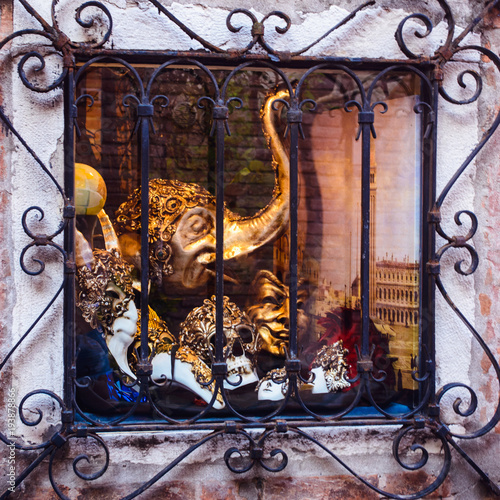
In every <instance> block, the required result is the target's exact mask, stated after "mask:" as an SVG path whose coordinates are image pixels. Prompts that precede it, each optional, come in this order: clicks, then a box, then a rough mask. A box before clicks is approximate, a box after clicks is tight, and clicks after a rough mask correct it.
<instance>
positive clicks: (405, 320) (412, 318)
mask: <svg viewBox="0 0 500 500" xmlns="http://www.w3.org/2000/svg"><path fill="white" fill-rule="evenodd" d="M418 275H419V263H418V262H411V261H410V259H409V257H406V258H405V259H404V260H402V261H400V260H397V259H394V257H393V256H391V258H389V257H388V256H387V255H386V257H385V258H384V259H381V260H378V261H377V263H376V281H375V283H376V291H375V296H376V306H375V308H376V317H377V318H378V319H379V320H381V321H383V322H384V323H388V324H391V325H401V326H406V327H412V326H418V317H419V311H418V308H419V285H418Z"/></svg>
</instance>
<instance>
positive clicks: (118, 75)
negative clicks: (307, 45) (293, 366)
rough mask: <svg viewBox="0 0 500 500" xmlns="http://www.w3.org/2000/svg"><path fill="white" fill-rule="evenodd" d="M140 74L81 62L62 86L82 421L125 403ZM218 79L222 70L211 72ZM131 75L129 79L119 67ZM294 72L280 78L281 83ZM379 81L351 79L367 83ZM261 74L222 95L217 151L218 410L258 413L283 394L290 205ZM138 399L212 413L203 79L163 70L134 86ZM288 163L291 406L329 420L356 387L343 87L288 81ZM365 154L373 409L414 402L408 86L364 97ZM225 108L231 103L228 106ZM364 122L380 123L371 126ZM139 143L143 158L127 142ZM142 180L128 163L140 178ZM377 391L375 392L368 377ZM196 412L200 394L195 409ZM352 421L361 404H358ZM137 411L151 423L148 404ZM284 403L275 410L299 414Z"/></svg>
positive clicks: (275, 88)
mask: <svg viewBox="0 0 500 500" xmlns="http://www.w3.org/2000/svg"><path fill="white" fill-rule="evenodd" d="M155 69H156V68H154V67H148V66H141V67H136V68H134V70H133V71H132V70H131V69H127V68H125V67H123V66H119V65H114V64H109V65H102V64H101V65H92V66H90V67H89V68H87V70H86V71H85V73H84V75H83V77H82V78H81V80H80V81H79V83H78V88H77V98H78V120H77V125H78V130H77V139H76V188H77V191H76V193H77V213H78V220H77V229H78V231H79V233H78V237H77V266H78V272H77V293H78V296H77V305H78V314H77V316H78V328H77V378H78V380H79V386H81V387H79V388H78V391H77V395H78V402H79V404H80V406H81V407H82V409H84V410H85V411H88V412H91V413H114V412H117V411H123V410H126V409H127V408H129V407H130V406H131V405H132V404H134V402H136V401H137V399H138V397H139V394H138V385H137V384H136V383H134V381H135V379H136V371H137V360H138V356H139V352H140V349H141V348H140V341H139V335H140V315H141V303H140V300H139V295H140V281H141V274H140V273H141V240H140V238H141V231H143V230H144V229H143V228H141V220H140V215H141V204H140V193H141V189H142V188H144V186H141V184H140V179H141V161H140V158H141V153H142V152H143V148H145V147H146V146H145V145H144V144H141V141H140V131H139V121H138V118H137V115H138V105H139V104H140V100H141V95H140V89H139V87H140V84H138V83H137V78H140V80H142V82H144V85H146V83H147V82H148V81H149V79H150V78H151V76H152V75H153V73H154V71H155ZM210 70H211V72H212V74H213V76H214V78H215V80H216V81H217V82H218V84H219V85H220V86H222V83H223V82H224V80H225V79H226V78H227V76H228V75H229V72H230V70H227V69H224V68H210ZM135 72H136V74H134V73H135ZM304 73H305V71H302V70H289V71H287V72H286V76H287V78H288V79H289V81H290V82H292V85H295V84H296V82H298V81H299V80H300V79H301V77H302V76H303V74H304ZM376 76H377V75H376V74H375V73H370V72H361V73H359V74H358V77H359V78H360V79H361V81H362V82H363V84H364V85H365V87H368V86H369V85H370V84H371V82H372V81H373V80H374V79H375V77H376ZM284 89H285V85H283V81H282V79H281V77H279V75H278V74H277V73H276V72H274V71H272V70H271V69H267V68H246V69H245V70H244V71H241V72H239V73H237V74H236V75H235V76H234V77H233V78H232V79H231V81H230V82H229V84H228V87H227V98H230V97H233V98H239V99H241V103H239V102H238V101H236V100H233V102H232V103H229V104H228V108H229V110H228V120H227V126H228V128H229V131H230V135H226V136H225V140H224V161H225V166H224V173H225V179H224V182H225V184H224V190H225V191H224V200H225V209H224V221H225V225H224V241H225V244H224V261H225V288H224V295H225V297H227V298H225V299H224V300H225V309H224V345H225V348H224V349H225V350H224V353H225V356H226V362H227V363H228V370H229V374H228V381H227V382H226V383H225V384H224V388H225V392H226V395H227V398H228V401H229V403H230V404H231V405H232V406H233V407H234V408H235V409H236V410H237V411H240V412H243V413H245V414H250V415H264V414H267V413H269V412H270V411H272V410H273V409H274V408H277V407H278V406H279V405H280V404H282V401H283V399H284V397H285V394H286V392H287V385H288V384H287V379H286V371H285V369H284V368H285V360H286V356H287V353H288V352H289V341H290V329H289V325H290V302H289V300H290V271H289V269H290V228H289V218H290V217H291V216H293V214H292V215H290V209H289V206H290V200H289V184H288V177H289V172H288V170H289V162H290V159H289V154H290V153H289V151H290V133H289V131H288V130H287V105H286V103H283V102H280V101H276V102H275V103H274V105H271V103H272V101H273V100H276V99H277V98H278V97H279V98H281V99H282V100H283V101H289V98H288V95H287V92H286V91H285V90H284ZM153 96H157V97H156V98H155V100H154V114H153V116H152V117H150V118H149V117H148V118H147V119H148V121H149V125H148V127H149V154H148V162H149V167H148V168H149V178H150V185H149V201H150V205H149V212H150V217H149V228H148V234H149V247H150V248H149V256H148V257H149V267H150V271H149V283H150V296H149V329H148V339H149V356H150V359H151V360H152V364H153V375H152V379H153V380H152V382H151V386H150V388H149V390H150V394H151V398H152V399H153V401H154V404H155V405H156V406H157V407H158V408H159V409H160V410H161V411H162V412H164V413H165V414H167V415H169V416H174V417H181V418H182V417H185V416H190V415H194V414H197V413H199V412H200V411H202V410H203V409H204V408H206V406H207V405H208V404H213V410H211V412H212V413H213V414H214V415H215V416H217V415H221V416H224V415H225V414H226V413H225V412H228V409H227V408H224V406H225V403H224V401H223V398H222V397H221V395H220V394H214V392H213V388H214V384H213V383H212V384H209V382H210V380H211V378H212V376H211V375H212V373H211V366H212V363H213V361H214V342H215V242H216V239H215V213H216V203H215V194H216V189H215V179H216V155H217V139H216V134H214V133H213V127H214V123H213V119H212V112H213V102H210V100H209V99H207V97H210V98H211V99H213V100H215V99H216V93H215V88H214V84H213V82H212V80H211V79H210V77H209V76H207V74H206V73H204V72H203V71H202V70H201V69H200V68H198V67H195V66H193V67H182V66H172V67H170V68H168V69H166V70H165V71H163V72H162V73H160V74H159V75H158V76H157V77H156V78H155V79H154V82H153V84H152V86H151V89H150V97H151V98H152V97H153ZM300 99H301V100H305V99H310V100H313V101H314V102H315V103H316V107H315V108H314V109H308V105H307V104H306V105H305V106H304V108H303V111H304V113H303V121H302V124H301V129H302V132H303V134H304V138H301V139H300V140H299V156H298V170H299V171H298V180H299V187H298V211H297V220H298V254H297V261H298V292H297V342H298V357H299V359H300V362H301V372H300V373H301V377H302V379H303V381H301V382H300V389H299V393H300V398H301V399H302V401H303V403H304V404H305V405H306V406H307V407H308V408H311V409H312V410H313V411H316V412H320V413H321V412H326V413H332V412H335V411H338V410H341V409H343V408H347V407H348V405H349V404H350V403H351V402H352V401H353V399H354V397H355V394H356V386H357V385H358V384H359V381H357V380H356V375H357V365H356V361H357V358H358V354H357V349H359V348H360V342H361V293H362V281H361V275H360V264H361V229H362V220H361V189H362V186H361V168H362V167H361V141H358V140H357V139H356V138H357V135H358V128H359V124H358V111H357V110H356V108H355V106H351V107H349V108H348V109H346V108H345V105H346V103H348V102H349V101H353V100H358V101H360V99H361V98H360V95H359V90H358V87H357V85H356V84H355V82H354V80H353V79H352V77H350V76H349V75H347V74H346V73H344V72H340V71H337V70H328V71H327V70H322V71H318V72H314V73H312V74H311V75H310V76H309V77H308V78H307V79H306V80H305V81H304V83H303V85H302V91H301V95H300ZM375 101H383V102H384V103H386V104H387V110H384V108H383V106H382V105H380V107H378V106H377V107H375V115H376V117H375V129H376V134H377V138H376V139H374V138H373V139H372V140H371V161H370V175H369V182H370V186H369V189H370V212H371V225H370V244H369V249H370V273H369V281H370V288H369V297H370V299H369V312H370V326H369V335H370V345H371V346H372V351H373V354H372V359H373V361H374V367H375V368H374V370H375V371H374V376H375V377H374V380H373V381H372V382H371V384H372V387H371V391H372V394H373V395H374V398H375V401H376V403H377V404H378V405H380V406H382V407H383V408H384V409H386V410H387V411H392V412H395V413H397V412H403V411H405V410H407V409H408V408H409V407H410V408H411V407H413V406H414V405H415V404H416V401H417V398H416V392H417V391H416V389H417V384H416V382H415V381H414V379H413V377H412V372H413V370H415V369H416V368H417V363H418V356H419V321H420V319H419V318H420V304H419V300H418V297H419V296H420V294H419V293H418V291H419V275H420V246H421V232H420V231H421V210H420V200H421V156H420V150H421V146H420V143H421V137H420V136H421V132H420V115H419V114H417V113H415V109H414V108H415V106H416V105H417V104H418V103H419V85H418V80H417V79H415V78H414V77H413V76H408V75H407V74H395V73H389V74H388V75H386V76H385V77H384V78H382V79H381V80H380V81H379V83H378V84H377V86H376V88H375V91H374V98H373V102H375ZM240 104H241V105H240ZM379 111H385V112H384V113H379ZM141 148H142V149H141ZM143 168H145V167H144V165H143ZM375 378H376V379H377V380H378V381H377V380H375ZM211 401H213V402H212V403H211ZM362 405H364V410H363V411H364V412H365V413H370V412H371V411H374V410H373V409H371V408H370V404H369V403H368V402H363V403H362ZM138 411H144V412H146V413H150V414H153V412H152V409H151V406H150V404H149V402H148V401H147V398H146V397H142V400H141V401H140V405H139V406H138ZM302 411H303V410H302V408H301V405H300V404H299V402H297V401H296V400H294V398H291V399H290V401H289V402H288V405H287V410H286V412H288V414H298V413H300V412H302Z"/></svg>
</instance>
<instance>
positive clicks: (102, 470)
mask: <svg viewBox="0 0 500 500" xmlns="http://www.w3.org/2000/svg"><path fill="white" fill-rule="evenodd" d="M58 437H59V438H60V439H58V440H57V444H56V448H55V449H54V451H53V452H52V453H51V455H50V459H49V479H50V483H51V484H52V487H53V488H54V491H55V492H56V493H57V495H59V497H60V498H62V499H63V500H70V498H69V497H68V496H66V495H65V494H64V493H63V492H62V491H61V490H60V488H59V486H58V485H57V483H56V481H55V479H54V460H55V458H56V457H57V454H58V452H59V450H60V449H61V448H63V447H64V446H66V444H67V443H68V441H69V440H70V439H74V438H77V436H76V435H75V434H72V435H69V436H68V437H64V436H61V435H59V436H58ZM87 438H91V439H94V440H95V441H97V443H98V445H99V447H100V448H101V449H102V450H103V451H104V457H105V460H104V464H103V466H102V467H101V468H100V469H99V470H97V471H96V472H94V473H92V474H85V473H83V472H82V471H81V470H79V468H78V467H79V464H80V462H82V461H85V462H87V463H88V464H90V463H91V461H90V459H89V456H88V455H87V454H85V453H82V454H80V455H78V456H76V457H75V458H74V459H73V471H74V473H75V474H76V475H77V476H78V477H79V478H80V479H83V480H85V481H94V480H95V479H98V478H100V477H101V476H103V475H104V474H105V473H106V471H107V470H108V467H109V449H108V447H107V445H106V443H105V442H104V440H103V439H102V438H101V437H100V436H98V435H97V434H88V435H87ZM77 439H78V438H77Z"/></svg>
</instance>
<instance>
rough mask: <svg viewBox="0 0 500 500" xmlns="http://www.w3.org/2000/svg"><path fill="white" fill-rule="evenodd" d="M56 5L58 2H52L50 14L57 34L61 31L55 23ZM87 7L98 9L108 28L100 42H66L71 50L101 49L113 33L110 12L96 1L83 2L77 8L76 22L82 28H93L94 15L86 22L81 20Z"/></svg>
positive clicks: (55, 0) (56, 22) (56, 0)
mask: <svg viewBox="0 0 500 500" xmlns="http://www.w3.org/2000/svg"><path fill="white" fill-rule="evenodd" d="M58 3H59V1H58V0H53V1H52V7H51V14H52V23H53V25H54V28H55V30H57V31H58V32H61V30H60V29H59V23H58V21H57V14H56V11H55V7H56V5H57V4H58ZM89 7H95V8H97V9H99V10H100V11H101V12H102V13H104V15H105V16H106V18H107V20H108V28H107V30H106V32H105V33H104V34H103V36H102V38H101V40H97V41H94V42H73V41H69V40H68V44H69V45H70V46H71V47H73V48H80V47H81V48H91V49H97V48H99V47H102V46H103V45H104V44H105V43H106V42H107V41H108V40H109V38H110V36H111V33H112V31H113V17H112V16H111V12H110V11H109V10H108V8H107V7H106V6H105V5H103V4H102V3H101V2H97V1H88V2H85V3H83V4H82V5H80V7H78V8H77V9H76V12H75V20H76V22H77V23H78V24H79V25H80V26H81V27H82V28H86V29H88V28H92V26H94V24H95V23H96V16H95V15H94V16H92V17H90V19H88V20H86V21H85V20H83V19H82V13H83V11H84V10H85V9H88V8H89Z"/></svg>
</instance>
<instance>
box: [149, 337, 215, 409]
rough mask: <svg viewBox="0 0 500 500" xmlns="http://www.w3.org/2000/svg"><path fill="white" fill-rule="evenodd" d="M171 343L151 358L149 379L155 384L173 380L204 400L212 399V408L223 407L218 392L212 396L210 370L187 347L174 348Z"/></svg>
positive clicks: (213, 389) (213, 385)
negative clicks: (151, 370) (151, 368)
mask: <svg viewBox="0 0 500 500" xmlns="http://www.w3.org/2000/svg"><path fill="white" fill-rule="evenodd" d="M176 347H178V346H175V347H174V345H173V344H171V345H170V346H168V347H166V348H165V349H163V350H160V352H158V353H157V354H156V355H155V356H154V357H153V360H152V365H153V373H152V374H151V379H152V380H153V381H154V382H156V383H157V384H162V383H164V382H166V381H167V380H173V381H175V382H177V383H178V384H181V385H182V386H183V387H185V388H186V389H188V390H189V391H191V392H193V393H194V394H196V395H197V396H199V397H200V398H202V399H203V400H204V401H205V402H207V403H210V402H211V401H212V399H214V402H213V408H214V409H215V410H220V409H222V408H224V400H223V398H222V395H221V394H220V393H218V394H217V396H216V397H215V398H214V397H213V395H214V391H215V383H214V382H213V381H212V382H210V381H211V380H212V370H211V369H210V367H209V366H207V364H206V363H204V362H203V361H202V360H201V359H200V358H199V357H198V356H197V355H196V354H195V353H194V352H193V351H192V350H191V349H189V347H186V346H184V347H180V348H178V349H176Z"/></svg>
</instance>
